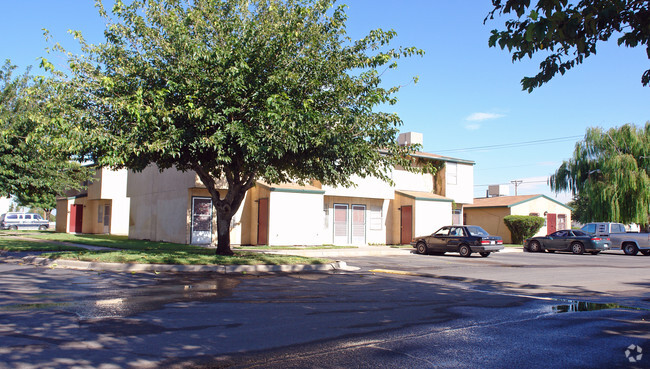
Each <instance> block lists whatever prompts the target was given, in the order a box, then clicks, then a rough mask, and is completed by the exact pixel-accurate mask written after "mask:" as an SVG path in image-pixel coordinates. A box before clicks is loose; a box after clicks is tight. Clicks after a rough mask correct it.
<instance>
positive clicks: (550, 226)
mask: <svg viewBox="0 0 650 369" xmlns="http://www.w3.org/2000/svg"><path fill="white" fill-rule="evenodd" d="M555 231H557V214H551V213H548V214H546V234H551V233H553V232H555Z"/></svg>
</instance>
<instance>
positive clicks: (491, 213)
mask: <svg viewBox="0 0 650 369" xmlns="http://www.w3.org/2000/svg"><path fill="white" fill-rule="evenodd" d="M463 211H464V216H465V224H472V225H477V226H480V227H482V228H483V229H485V230H486V231H488V233H490V234H492V235H496V236H501V237H502V238H503V242H504V243H512V236H511V234H510V230H509V229H508V227H506V224H505V223H504V221H503V218H504V217H506V216H508V215H534V216H540V217H543V218H545V219H546V223H545V224H544V226H543V227H542V228H541V229H540V230H539V232H537V234H536V236H545V235H547V234H549V233H553V232H555V231H556V230H561V229H569V228H571V208H570V207H568V206H566V205H564V204H562V203H561V202H558V201H556V200H553V199H551V198H550V197H548V196H545V195H521V196H497V197H487V198H476V199H474V203H473V204H470V205H465V206H464V209H463Z"/></svg>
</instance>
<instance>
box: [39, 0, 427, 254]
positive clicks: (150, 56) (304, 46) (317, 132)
mask: <svg viewBox="0 0 650 369" xmlns="http://www.w3.org/2000/svg"><path fill="white" fill-rule="evenodd" d="M98 7H99V11H100V14H102V15H103V16H104V17H105V18H106V21H107V27H106V30H105V36H106V41H105V42H104V43H101V44H99V45H91V44H89V43H87V42H86V41H85V40H84V39H83V37H82V35H81V33H79V32H74V35H75V37H77V38H78V39H79V40H80V42H81V46H82V49H83V54H84V56H76V55H70V59H69V64H70V71H71V74H70V75H68V76H65V75H63V74H60V77H61V79H62V81H64V82H65V83H66V84H67V85H68V86H70V89H69V98H70V101H71V103H72V106H74V107H75V108H76V109H75V113H74V114H75V119H74V120H73V121H72V122H73V123H75V125H76V127H78V128H79V130H80V131H83V132H84V135H85V136H86V138H88V140H87V141H86V142H87V143H88V145H87V147H86V148H85V149H86V150H85V153H86V154H88V155H90V156H91V157H92V158H93V159H94V161H95V162H96V163H97V164H99V165H102V166H110V167H113V168H129V169H132V170H135V171H139V170H143V169H144V168H145V167H147V166H148V165H150V164H154V165H156V166H157V167H158V168H159V169H160V170H163V169H167V168H176V169H178V170H181V171H189V170H191V171H195V172H196V173H197V175H198V177H199V178H200V179H201V181H202V182H203V184H204V185H205V186H206V187H207V189H208V191H209V192H210V194H211V197H212V200H213V205H214V207H215V210H216V214H217V232H218V247H217V253H219V254H229V253H231V251H230V238H229V231H230V229H229V226H230V220H231V218H232V216H233V214H234V213H235V212H236V211H237V209H238V208H239V206H240V204H241V202H242V200H243V198H244V195H245V193H246V191H247V190H248V189H250V188H251V187H252V186H254V185H255V182H256V181H257V180H263V181H265V182H268V183H280V182H290V181H295V182H305V181H309V180H311V179H317V180H319V181H320V182H322V183H323V184H330V185H350V184H351V182H350V177H351V176H352V175H353V174H356V175H359V176H361V177H365V176H374V177H378V178H382V179H385V180H390V177H389V176H388V173H389V172H390V170H391V169H392V167H393V166H394V165H396V164H402V165H404V166H408V160H409V159H408V155H407V154H408V152H409V148H403V147H400V146H399V145H398V144H397V140H396V138H397V134H398V129H399V126H400V125H401V120H400V119H399V117H398V116H397V114H394V113H385V112H380V111H376V109H375V108H376V107H377V106H380V105H390V104H394V103H395V102H396V98H395V93H396V92H397V91H398V90H399V88H400V87H399V86H398V87H390V88H384V87H382V86H381V81H382V80H381V76H382V74H383V73H384V72H385V71H386V70H388V69H391V68H395V67H396V66H397V64H395V60H396V59H398V58H401V57H407V56H412V55H421V54H423V52H422V51H421V50H419V49H416V48H414V47H408V48H402V47H398V48H391V47H390V43H391V40H392V39H393V38H394V37H395V35H396V33H395V32H394V31H392V30H391V31H383V30H380V29H378V30H373V31H370V32H369V34H368V35H367V36H366V37H364V38H362V39H360V40H357V41H353V40H351V39H350V38H349V37H347V35H346V29H345V23H346V19H347V18H346V15H345V7H344V6H338V7H335V8H333V7H334V0H194V1H192V2H189V3H188V2H186V1H181V0H146V1H145V0H135V1H133V2H131V3H130V4H129V5H125V4H123V3H122V1H120V0H117V1H116V2H115V6H114V7H113V8H112V11H111V12H108V11H107V10H106V9H105V8H104V7H103V5H102V2H101V1H98ZM57 48H58V46H57ZM44 63H45V64H46V65H48V66H51V64H49V62H47V60H44ZM222 179H223V180H225V181H227V184H228V186H227V188H228V192H227V194H226V195H225V196H222V195H221V194H220V193H219V191H218V190H219V186H220V184H219V182H220V180H222Z"/></svg>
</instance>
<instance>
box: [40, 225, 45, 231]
mask: <svg viewBox="0 0 650 369" xmlns="http://www.w3.org/2000/svg"><path fill="white" fill-rule="evenodd" d="M46 229H47V227H46V226H44V225H42V226H38V230H39V231H44V230H46Z"/></svg>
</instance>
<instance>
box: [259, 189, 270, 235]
mask: <svg viewBox="0 0 650 369" xmlns="http://www.w3.org/2000/svg"><path fill="white" fill-rule="evenodd" d="M268 243H269V199H259V202H258V203H257V244H258V245H266V244H268Z"/></svg>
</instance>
